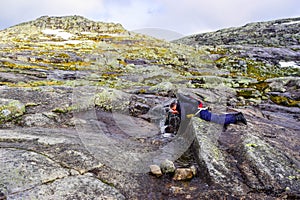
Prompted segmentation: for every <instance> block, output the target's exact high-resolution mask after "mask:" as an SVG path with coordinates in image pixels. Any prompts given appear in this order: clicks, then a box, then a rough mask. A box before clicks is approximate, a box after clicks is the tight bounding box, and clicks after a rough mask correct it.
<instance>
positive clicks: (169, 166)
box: [160, 160, 176, 174]
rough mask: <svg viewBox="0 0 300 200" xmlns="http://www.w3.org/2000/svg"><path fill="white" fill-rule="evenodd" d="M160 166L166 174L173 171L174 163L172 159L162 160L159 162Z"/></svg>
mask: <svg viewBox="0 0 300 200" xmlns="http://www.w3.org/2000/svg"><path fill="white" fill-rule="evenodd" d="M160 168H161V171H162V172H163V173H164V174H167V173H174V172H175V169H176V167H175V165H174V163H173V162H172V161H170V160H164V161H163V162H162V163H161V164H160Z"/></svg>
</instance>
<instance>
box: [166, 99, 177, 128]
mask: <svg viewBox="0 0 300 200" xmlns="http://www.w3.org/2000/svg"><path fill="white" fill-rule="evenodd" d="M180 121H181V120H180V113H179V111H178V109H177V103H176V102H172V103H171V104H170V108H169V111H168V114H167V118H166V121H165V126H166V128H165V132H166V133H174V134H176V133H177V131H178V129H179V126H180Z"/></svg>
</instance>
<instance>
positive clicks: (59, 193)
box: [8, 174, 126, 200]
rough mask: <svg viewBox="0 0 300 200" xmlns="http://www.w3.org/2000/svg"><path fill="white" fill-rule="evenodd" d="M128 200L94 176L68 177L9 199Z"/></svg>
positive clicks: (12, 195)
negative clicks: (94, 199)
mask: <svg viewBox="0 0 300 200" xmlns="http://www.w3.org/2000/svg"><path fill="white" fill-rule="evenodd" d="M95 197H97V198H99V199H126V198H125V197H124V195H122V194H121V193H120V192H119V191H118V190H116V189H115V188H113V187H111V186H109V185H107V184H105V183H103V182H101V181H100V180H99V179H97V178H95V177H93V175H92V174H84V175H78V176H68V177H66V178H63V179H57V180H54V181H53V182H50V183H48V184H42V185H39V186H36V187H34V188H31V189H28V190H26V191H24V192H22V193H15V194H11V195H8V198H9V199H58V200H60V199H61V200H63V199H93V198H95Z"/></svg>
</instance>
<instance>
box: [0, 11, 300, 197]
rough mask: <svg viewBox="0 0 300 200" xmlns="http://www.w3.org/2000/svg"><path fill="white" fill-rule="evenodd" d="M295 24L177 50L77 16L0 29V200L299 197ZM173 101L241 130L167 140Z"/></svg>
mask: <svg viewBox="0 0 300 200" xmlns="http://www.w3.org/2000/svg"><path fill="white" fill-rule="evenodd" d="M297 21H299V19H286V20H278V21H276V23H277V25H278V26H276V23H275V22H272V23H273V24H272V23H271V22H266V23H253V24H250V25H246V26H245V27H241V28H239V30H238V29H230V30H232V31H229V30H225V31H224V30H223V31H219V32H217V33H208V34H207V36H204V35H200V36H191V37H189V38H183V39H182V40H178V41H176V43H169V42H166V41H162V40H158V39H156V38H152V37H148V36H145V35H141V34H136V33H133V32H129V31H127V30H125V29H124V28H123V27H122V25H120V24H114V23H102V22H94V21H90V20H88V19H86V18H84V17H81V16H67V17H48V16H44V17H40V18H38V19H36V20H34V21H30V22H26V23H22V24H19V25H16V26H13V27H10V28H8V29H5V30H2V31H0V38H1V40H0V127H1V130H0V147H1V148H0V160H1V162H0V169H1V174H0V199H213V198H217V199H220V198H229V199H241V198H242V199H243V198H247V199H266V198H268V199H278V198H279V199H296V198H300V194H299V191H300V183H299V179H300V171H299V170H300V155H299V150H300V149H299V145H300V128H299V127H300V122H299V117H300V115H299V113H300V108H299V107H300V95H299V94H300V79H299V75H300V74H299V73H300V72H299V67H298V63H299V57H300V56H299V33H298V32H295V30H296V29H297V28H296V26H297V27H298V26H299V23H296V22H297ZM268 23H269V24H268ZM260 27H263V29H264V31H263V30H262V29H260ZM271 27H273V29H272V28H271ZM283 27H284V28H283ZM245 28H247V29H248V30H249V29H251V30H253V31H248V32H251V33H252V32H253V35H254V36H255V37H254V36H253V38H255V39H253V40H251V41H256V42H255V44H254V43H250V42H247V40H248V39H250V37H246V38H245V33H246V32H247V31H244V29H245ZM226 32H227V34H228V33H230V32H231V33H230V34H235V36H234V37H233V38H234V39H235V40H234V41H233V40H229V38H230V37H228V36H225V34H226ZM255 33H257V34H255ZM274 33H275V35H276V34H278V35H277V37H273V36H272V35H274ZM279 33H280V35H279ZM214 34H215V35H214ZM243 35H244V36H243ZM266 35H270V40H269V39H268V41H267V38H268V37H265V36H266ZM208 36H209V37H211V38H213V39H209V40H208V39H207V40H206V39H205V38H208ZM262 36H263V37H262ZM271 36H272V37H271ZM222 37H223V38H224V37H226V38H227V39H228V40H227V43H219V41H223V40H224V39H222V40H220V38H222ZM195 38H197V40H196V39H195ZM203 38H204V39H203ZM274 38H275V39H276V40H275V39H274ZM208 41H209V42H210V43H207V42H208ZM213 41H215V42H213ZM224 41H225V40H224ZM224 41H223V42H224ZM229 41H231V43H229ZM272 41H274V42H272ZM284 41H289V42H284ZM201 42H203V43H201ZM234 42H236V43H234ZM184 43H186V44H188V45H186V44H184ZM177 92H180V93H184V94H190V95H192V96H195V97H197V98H200V99H201V100H202V101H203V103H204V104H205V105H207V106H210V108H211V109H212V111H213V112H215V113H224V112H236V111H240V112H243V113H244V115H245V117H246V118H247V121H248V125H247V126H244V125H240V124H233V125H230V126H229V127H228V128H227V129H226V130H225V129H223V127H222V126H220V125H217V124H214V123H209V122H205V121H202V120H200V119H198V118H193V119H192V120H191V122H190V124H189V126H188V127H187V129H186V131H183V132H182V133H180V134H178V135H176V136H175V137H171V138H168V137H163V135H162V134H161V133H160V128H161V122H162V120H163V119H164V115H165V113H164V106H165V105H167V104H168V103H169V102H170V101H171V100H173V99H174V98H175V96H176V93H177ZM166 163H167V164H170V163H171V164H170V165H171V166H173V164H174V168H175V169H174V170H175V172H174V170H173V171H171V172H170V170H166V169H165V168H166V166H165V165H166ZM153 165H157V166H160V165H161V168H162V169H164V170H163V172H164V174H162V175H160V176H155V175H153V174H152V173H150V166H153ZM158 168H159V167H158ZM180 173H181V174H180Z"/></svg>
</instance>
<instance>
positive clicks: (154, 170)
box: [150, 165, 162, 176]
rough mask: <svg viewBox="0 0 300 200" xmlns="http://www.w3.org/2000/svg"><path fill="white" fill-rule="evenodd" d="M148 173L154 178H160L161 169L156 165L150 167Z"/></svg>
mask: <svg viewBox="0 0 300 200" xmlns="http://www.w3.org/2000/svg"><path fill="white" fill-rule="evenodd" d="M150 172H151V173H152V174H153V175H156V176H162V172H161V169H160V167H159V166H158V165H150Z"/></svg>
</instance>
